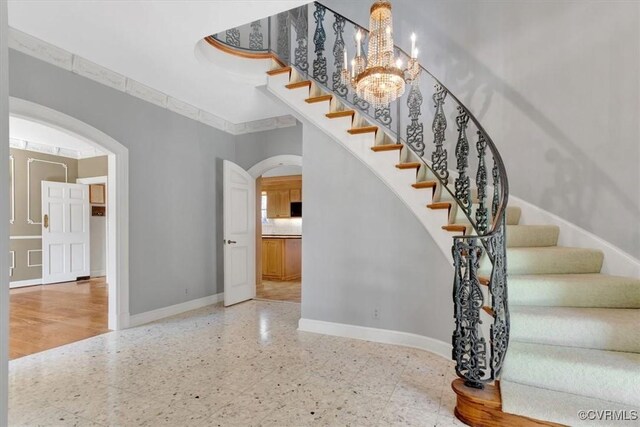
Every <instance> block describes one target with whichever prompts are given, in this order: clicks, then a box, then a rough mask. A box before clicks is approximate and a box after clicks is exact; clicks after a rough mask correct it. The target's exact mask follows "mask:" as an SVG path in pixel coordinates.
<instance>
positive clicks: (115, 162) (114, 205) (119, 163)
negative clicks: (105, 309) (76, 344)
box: [9, 97, 130, 330]
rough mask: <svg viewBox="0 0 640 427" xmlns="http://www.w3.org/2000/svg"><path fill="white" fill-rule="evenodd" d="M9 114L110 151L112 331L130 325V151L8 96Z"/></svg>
mask: <svg viewBox="0 0 640 427" xmlns="http://www.w3.org/2000/svg"><path fill="white" fill-rule="evenodd" d="M9 115H10V116H14V117H20V118H24V119H27V120H31V121H35V122H37V123H40V124H44V125H46V126H50V127H53V128H55V129H57V130H59V131H62V132H66V133H69V134H71V135H73V136H75V137H77V138H80V139H83V140H84V141H86V142H87V143H88V144H90V145H93V146H94V147H97V148H100V149H101V150H103V151H107V152H108V154H107V156H108V184H109V185H108V188H107V193H108V194H107V200H108V201H111V209H110V211H111V213H112V214H111V215H109V216H108V217H107V223H108V227H109V231H108V233H109V234H108V241H109V242H110V243H111V244H110V245H109V249H108V253H107V280H108V284H109V325H108V327H109V329H112V330H119V329H124V328H127V327H128V326H129V320H130V314H129V150H128V149H127V147H125V146H124V145H122V144H121V143H119V142H118V141H116V140H115V139H113V138H112V137H110V136H109V135H107V134H105V133H104V132H102V131H100V130H98V129H96V128H94V127H93V126H91V125H89V124H87V123H85V122H83V121H80V120H78V119H76V118H74V117H71V116H68V115H66V114H64V113H61V112H59V111H56V110H53V109H51V108H48V107H45V106H43V105H40V104H36V103H34V102H30V101H26V100H24V99H20V98H15V97H9Z"/></svg>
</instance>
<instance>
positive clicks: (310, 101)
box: [304, 95, 333, 104]
mask: <svg viewBox="0 0 640 427" xmlns="http://www.w3.org/2000/svg"><path fill="white" fill-rule="evenodd" d="M331 98H333V96H332V95H320V96H314V97H311V98H307V99H305V100H304V102H306V103H307V104H315V103H316V102H324V101H331Z"/></svg>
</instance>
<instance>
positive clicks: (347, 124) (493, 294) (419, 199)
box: [210, 3, 640, 426]
mask: <svg viewBox="0 0 640 427" xmlns="http://www.w3.org/2000/svg"><path fill="white" fill-rule="evenodd" d="M305 10H306V9H305ZM318 10H320V11H321V12H322V13H318V12H317V11H318ZM328 11H329V12H331V13H332V14H333V15H334V16H335V21H334V25H333V28H334V29H335V28H336V22H337V23H339V25H338V28H344V23H345V21H347V22H348V20H346V18H344V17H342V16H340V15H339V14H337V13H336V12H333V11H330V10H328V9H327V8H326V7H324V6H322V5H320V4H319V3H316V4H315V12H314V14H313V17H314V18H315V20H316V27H315V30H314V29H309V34H306V35H307V40H308V39H312V38H313V39H314V40H318V37H317V35H318V31H319V28H321V29H322V31H323V32H324V28H323V23H322V20H321V19H318V18H319V17H324V16H325V14H326V13H327V12H328ZM302 13H304V12H300V10H298V11H297V12H296V13H292V14H291V15H290V16H289V18H290V19H289V21H286V20H284V19H283V18H282V16H278V18H277V20H278V22H281V21H283V20H284V21H285V22H292V21H293V22H294V23H295V21H296V19H299V17H300V16H301V14H302ZM281 15H282V14H281ZM308 16H311V15H308ZM296 17H298V18H296ZM275 19H276V18H274V20H275ZM274 22H275V21H274ZM353 25H355V24H353ZM356 27H357V26H356ZM252 28H253V29H254V30H255V26H253V25H252ZM299 28H300V26H299V25H298V26H296V25H294V24H292V27H291V29H289V31H290V33H289V34H291V31H292V30H293V31H294V32H295V29H299ZM305 29H306V27H305ZM322 34H324V33H322ZM298 36H299V35H296V39H297V40H299V37H298ZM314 36H316V37H314ZM340 37H342V35H341V34H340ZM339 41H340V39H339V37H338V33H336V41H335V45H338V42H339ZM210 43H211V44H212V45H214V46H216V43H223V42H222V41H221V40H219V39H217V38H216V39H215V40H212V41H210ZM322 43H324V40H323V41H322ZM223 44H224V43H223ZM335 45H334V54H335V55H336V59H337V63H339V61H340V59H341V57H342V55H341V51H340V50H338V51H337V52H336V48H335ZM300 46H303V44H302V43H300V44H299V45H298V47H300ZM342 46H344V43H343V44H342ZM236 47H237V46H236ZM225 49H226V51H229V50H232V49H233V46H225ZM296 49H297V48H296ZM323 50H324V48H322V49H318V46H316V50H315V51H316V52H318V51H320V54H322V51H323ZM269 52H271V54H272V58H273V60H274V62H273V70H271V71H269V72H268V83H267V88H268V90H269V91H270V92H272V93H273V94H274V95H275V96H277V97H278V98H280V99H281V100H282V101H284V102H285V103H287V104H288V105H289V106H291V107H292V108H293V109H294V110H295V111H297V113H298V114H299V115H300V117H304V119H305V120H308V121H309V122H311V123H312V124H314V125H316V126H318V127H319V128H321V129H323V130H324V131H325V132H326V133H327V134H328V135H329V136H331V137H332V138H333V139H334V140H335V141H336V142H337V143H340V144H342V145H343V146H344V147H345V148H346V149H348V150H349V151H351V152H352V153H353V155H355V156H356V157H358V158H359V159H360V160H361V161H362V162H363V163H365V164H366V165H368V166H369V167H370V168H371V169H372V170H373V171H375V172H376V174H377V175H378V176H379V177H380V178H381V179H382V180H383V181H384V182H385V183H386V184H387V185H388V186H389V187H390V188H391V189H392V190H393V191H395V192H396V194H397V195H398V197H399V198H400V200H402V201H403V202H404V203H405V204H406V205H407V206H408V207H409V208H410V209H411V210H412V212H414V214H415V215H416V216H417V217H418V218H419V219H420V220H421V222H422V223H423V224H424V226H425V227H426V228H427V229H428V230H429V232H430V233H431V235H432V236H433V237H434V240H435V241H436V243H437V244H438V245H439V246H440V248H441V249H442V250H443V251H444V252H445V253H446V254H448V255H449V254H451V253H452V252H451V251H452V249H451V243H452V239H451V237H452V236H457V237H458V238H457V239H456V240H455V243H454V249H453V256H454V261H455V262H454V265H455V275H456V279H455V283H454V302H455V303H456V319H457V320H458V322H460V316H461V313H463V314H466V315H468V314H469V313H470V312H469V311H464V310H469V305H473V306H474V307H475V305H476V304H478V303H479V302H482V304H480V305H478V306H477V307H475V308H476V309H477V310H476V311H474V312H472V314H473V313H475V312H477V319H475V323H474V322H473V321H471V326H469V324H465V325H463V326H464V327H461V326H460V323H458V326H457V329H456V332H455V333H454V336H453V343H454V352H453V357H454V360H456V361H457V362H458V367H457V372H458V374H459V375H460V376H461V377H462V378H463V379H458V380H456V381H454V383H453V384H452V387H453V390H454V392H455V393H456V394H457V395H458V402H457V406H456V415H457V416H458V418H459V419H460V420H462V421H463V422H465V423H467V424H469V425H474V426H499V425H510V426H514V425H522V426H524V425H547V426H550V425H591V426H593V425H638V424H637V423H638V422H639V421H638V420H639V418H638V416H639V415H640V279H638V278H630V277H618V276H612V275H607V274H602V273H601V269H602V265H603V259H604V255H603V252H602V251H600V250H599V249H596V248H593V249H591V248H580V247H563V246H558V239H559V236H560V228H559V227H558V226H555V225H547V224H539V225H528V224H527V225H523V224H520V220H521V216H522V211H521V209H520V208H519V207H517V206H504V209H502V210H500V209H497V205H496V204H495V201H496V200H497V199H498V198H499V197H503V198H504V202H505V204H506V194H507V192H508V186H507V185H506V176H505V177H504V178H503V179H504V181H503V182H500V181H499V180H497V179H496V175H499V174H498V172H496V170H497V166H496V165H497V163H499V161H500V160H499V159H496V158H495V155H496V154H494V169H493V171H492V172H493V173H492V174H493V177H494V181H493V183H494V187H493V188H488V187H485V186H486V181H487V176H486V175H488V171H487V170H486V169H488V168H486V167H485V165H484V158H483V156H484V151H483V150H484V149H485V148H486V146H484V147H483V145H482V143H481V142H482V139H483V136H484V135H481V133H482V132H483V131H482V129H481V128H479V130H478V134H479V135H480V138H479V141H478V144H477V149H478V158H480V159H481V160H480V162H479V164H478V167H477V169H476V171H475V172H476V183H477V185H476V186H473V185H471V186H469V191H468V192H467V193H465V194H466V195H465V196H464V199H463V198H461V197H460V194H461V193H459V192H458V191H457V188H458V187H457V186H458V183H459V182H460V180H461V178H462V179H465V178H468V177H469V175H471V176H473V174H472V173H470V171H468V170H467V169H466V166H465V165H464V164H462V166H460V165H461V163H460V161H459V159H460V157H459V156H458V153H459V150H458V148H459V147H460V141H461V139H462V138H464V140H463V142H466V135H465V134H464V129H465V126H466V125H465V122H464V118H463V120H458V123H457V124H458V146H457V147H456V150H455V151H456V157H457V159H458V162H457V166H458V168H457V171H450V172H449V171H447V173H444V174H443V173H442V172H443V170H442V169H441V168H440V169H438V168H437V167H436V166H437V165H436V164H435V163H433V162H429V161H426V160H425V159H424V157H423V156H422V155H420V154H422V153H421V152H420V150H416V146H415V144H412V143H411V142H408V138H406V139H404V138H402V136H400V137H398V135H401V133H400V132H399V131H397V132H393V131H391V126H389V122H388V121H387V120H384V117H378V116H377V114H376V117H372V115H370V114H368V113H367V112H366V111H363V110H362V109H360V108H358V105H357V100H354V101H355V102H350V101H349V100H347V99H346V98H345V96H344V94H338V93H337V92H336V90H334V89H330V88H329V86H328V85H329V83H327V79H326V77H327V76H326V74H325V76H324V77H325V78H324V79H322V78H320V79H319V78H318V77H317V76H315V77H312V76H309V74H308V71H309V65H310V64H311V60H308V63H306V64H305V65H306V67H305V66H301V65H300V63H298V64H291V65H289V62H288V61H287V60H286V58H293V57H296V58H299V55H298V54H297V52H298V51H297V50H296V53H295V54H293V53H292V52H290V53H291V54H287V55H286V58H285V59H283V56H284V55H283V54H282V51H281V50H280V49H269ZM241 54H242V56H244V57H247V55H248V54H247V50H246V49H245V50H243V51H242V52H241ZM263 58H264V57H263ZM338 68H339V66H338ZM325 73H326V71H325ZM335 87H337V88H338V89H340V87H339V85H338V86H335V81H334V88H335ZM438 90H439V88H438V87H437V86H436V93H437V91H438ZM433 99H434V102H435V110H436V111H435V112H433V113H432V114H433V115H434V124H433V129H434V134H436V132H437V131H438V130H439V129H440V128H438V127H437V126H436V122H437V120H438V117H437V116H438V109H439V108H440V109H441V107H442V104H439V101H438V100H437V96H436V95H434V98H433ZM453 99H454V100H455V98H453ZM455 101H457V100H455ZM414 111H415V110H414ZM376 113H377V112H376ZM399 116H400V114H399V113H398V115H397V116H396V120H399ZM410 117H412V119H413V118H415V117H416V116H415V115H414V116H410ZM458 117H460V116H458ZM440 124H441V123H440ZM445 127H446V124H445ZM399 128H400V127H399V126H398V129H399ZM461 129H462V130H461ZM443 132H444V131H443ZM408 133H409V130H407V134H408ZM435 137H436V140H437V138H438V136H437V135H435ZM441 142H442V141H441ZM436 145H437V142H436ZM436 149H437V147H436ZM449 150H450V151H454V150H453V149H452V148H449ZM462 151H463V152H464V150H462ZM468 151H469V150H468V147H467V153H466V155H469V153H468ZM445 156H446V152H445ZM483 174H484V176H483ZM456 176H457V178H455V183H456V191H452V190H451V184H452V183H453V181H454V177H456ZM469 182H470V180H469V181H467V183H469ZM498 187H499V188H500V191H497V190H496V189H497V188H498ZM491 192H493V195H494V205H493V206H492V207H491V209H487V207H488V203H487V201H486V198H487V195H488V194H490V193H491ZM483 209H485V210H483ZM487 211H489V212H488V213H486V212H487ZM482 212H485V213H486V216H487V218H486V220H484V222H483V220H482V215H481V213H482ZM483 224H484V225H483ZM501 224H504V228H501ZM495 232H499V233H498V234H495ZM491 233H494V234H491ZM496 235H497V236H498V240H491V239H492V238H493V237H495V236H496ZM460 236H464V238H465V239H467V240H463V239H460ZM483 236H489V238H488V239H485V240H482V238H483ZM492 236H493V237H492ZM505 236H506V237H505ZM500 237H503V238H504V239H505V240H504V251H505V252H506V260H507V266H506V271H507V273H508V286H507V287H508V294H509V301H508V304H507V301H506V291H505V293H504V295H501V294H499V293H498V291H500V288H499V287H497V286H496V280H497V279H498V280H499V279H500V277H499V276H496V274H497V273H496V271H497V270H498V269H499V268H500V267H504V264H503V261H501V258H500V257H499V254H498V255H496V251H495V249H496V248H498V249H499V248H500V246H499V245H500V240H499V238H500ZM469 242H472V243H469ZM483 247H484V250H483V249H482V248H483ZM492 249H493V250H494V251H493V252H492ZM498 252H499V251H498ZM474 254H477V259H476V258H474V257H475V256H476V255H474ZM476 288H477V289H478V290H479V292H481V296H474V295H469V294H465V295H464V296H461V294H457V293H456V292H457V291H459V290H460V289H463V290H467V291H469V292H474V291H475V290H476ZM489 301H491V304H488V303H487V302H489ZM496 301H498V302H496ZM499 303H502V304H504V306H505V307H508V311H505V312H504V313H502V314H501V313H497V311H499V310H500V305H499ZM501 316H502V318H503V319H506V324H503V325H501V324H500V321H499V319H500V318H501ZM463 320H464V319H463ZM487 325H490V326H491V329H488V328H487ZM500 327H502V328H503V329H502V330H501V329H500ZM509 327H510V329H509ZM465 328H466V329H465ZM474 328H475V329H474ZM504 328H506V330H505V329H504ZM461 331H462V333H463V334H469V333H472V334H475V333H476V332H478V333H481V335H483V336H485V337H490V338H491V340H490V341H489V342H488V343H487V344H486V346H487V347H491V357H490V358H488V359H487V360H488V365H485V364H484V363H485V361H484V360H483V359H482V358H481V357H479V356H478V354H476V353H480V354H482V350H483V346H484V345H485V344H484V343H485V341H484V339H481V338H479V337H478V336H472V337H471V338H469V337H468V336H465V337H461V335H460V332H461ZM470 331H471V332H470ZM474 331H475V332H474ZM480 331H481V332H480ZM501 332H502V334H503V335H499V334H500V333H501ZM505 336H506V339H505ZM462 338H468V341H466V342H467V344H466V345H467V347H462V348H460V339H462ZM502 339H504V341H501V340H502ZM507 340H508V351H507V349H506V342H507ZM469 343H470V344H469ZM502 344H504V347H505V348H501V347H500V345H502ZM469 345H471V346H472V347H469ZM456 349H457V350H456ZM504 351H506V355H505V354H504ZM501 352H502V353H501ZM469 354H471V356H469ZM469 360H471V362H473V363H475V364H476V365H478V366H475V367H472V368H475V369H476V370H475V371H473V369H471V368H469V366H468V365H469ZM502 362H503V364H502ZM465 363H467V364H466V365H465ZM482 376H483V377H482ZM481 377H482V378H481ZM493 380H495V382H494V381H493ZM482 383H487V384H486V385H485V386H484V388H482ZM581 411H586V412H581ZM583 414H586V415H584V417H585V419H582V415H583ZM594 417H597V418H594Z"/></svg>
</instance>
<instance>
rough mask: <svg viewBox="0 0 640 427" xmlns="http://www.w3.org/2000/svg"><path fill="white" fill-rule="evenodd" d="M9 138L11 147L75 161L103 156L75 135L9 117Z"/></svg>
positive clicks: (102, 153)
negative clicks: (69, 158)
mask: <svg viewBox="0 0 640 427" xmlns="http://www.w3.org/2000/svg"><path fill="white" fill-rule="evenodd" d="M9 137H10V140H11V146H12V147H14V148H20V149H23V150H31V151H38V152H45V153H49V154H55V155H60V156H64V157H71V158H75V159H82V158H87V157H95V156H103V155H105V153H104V152H102V151H100V150H99V149H96V148H95V147H94V146H93V145H91V144H89V143H88V142H86V141H84V140H83V139H80V138H79V137H77V136H75V135H72V134H69V133H66V132H63V131H60V130H58V129H55V128H52V127H49V126H46V125H43V124H40V123H37V122H33V121H31V120H26V119H23V118H19V117H14V116H11V117H9Z"/></svg>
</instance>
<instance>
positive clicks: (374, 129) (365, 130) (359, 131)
mask: <svg viewBox="0 0 640 427" xmlns="http://www.w3.org/2000/svg"><path fill="white" fill-rule="evenodd" d="M347 132H349V133H350V134H351V135H360V134H362V133H376V132H378V126H363V127H361V128H351V129H349V130H347Z"/></svg>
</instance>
